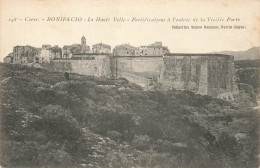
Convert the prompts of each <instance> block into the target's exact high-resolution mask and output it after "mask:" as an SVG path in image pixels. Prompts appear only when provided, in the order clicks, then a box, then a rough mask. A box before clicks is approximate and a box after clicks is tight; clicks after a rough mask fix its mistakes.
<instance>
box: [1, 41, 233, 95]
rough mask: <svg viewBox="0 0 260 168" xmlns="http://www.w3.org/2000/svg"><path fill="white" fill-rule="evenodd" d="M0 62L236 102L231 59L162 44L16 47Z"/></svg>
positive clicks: (220, 55)
mask: <svg viewBox="0 0 260 168" xmlns="http://www.w3.org/2000/svg"><path fill="white" fill-rule="evenodd" d="M4 63H12V64H23V65H30V66H33V67H38V68H45V69H50V70H53V71H58V72H70V73H77V74H83V75H90V76H97V77H106V78H112V79H118V78H125V79H127V80H128V81H130V82H132V83H135V84H137V85H140V86H141V87H143V88H144V89H145V90H150V89H154V88H157V89H178V90H190V91H192V92H195V93H199V94H202V95H210V96H213V97H218V98H222V99H226V100H234V99H235V97H236V94H237V92H238V88H237V83H236V79H235V78H236V77H235V68H234V57H233V56H230V55H224V54H195V53H170V51H169V49H168V47H167V46H163V44H162V42H155V43H153V44H150V45H147V46H140V47H134V46H131V45H130V44H121V45H117V46H115V47H114V48H113V51H111V46H109V45H107V44H103V43H98V44H95V45H93V46H92V48H90V46H88V45H87V43H86V37H84V36H83V37H82V38H81V43H80V44H72V45H65V46H63V47H62V48H61V47H59V46H57V45H54V46H51V45H49V44H44V45H42V48H36V47H32V46H15V47H14V48H13V52H12V53H10V54H9V55H8V56H7V57H5V58H4Z"/></svg>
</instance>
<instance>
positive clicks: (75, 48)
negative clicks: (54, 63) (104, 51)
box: [61, 36, 91, 59]
mask: <svg viewBox="0 0 260 168" xmlns="http://www.w3.org/2000/svg"><path fill="white" fill-rule="evenodd" d="M90 52H91V51H90V47H89V46H87V45H86V37H85V36H83V37H82V38H81V44H72V45H65V46H64V47H63V48H62V57H61V58H62V59H71V58H72V56H73V54H78V53H90Z"/></svg>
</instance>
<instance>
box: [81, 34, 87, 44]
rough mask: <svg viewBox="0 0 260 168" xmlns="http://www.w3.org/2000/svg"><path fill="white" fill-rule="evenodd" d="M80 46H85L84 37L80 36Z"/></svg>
mask: <svg viewBox="0 0 260 168" xmlns="http://www.w3.org/2000/svg"><path fill="white" fill-rule="evenodd" d="M81 45H82V46H85V45H86V37H85V36H82V37H81Z"/></svg>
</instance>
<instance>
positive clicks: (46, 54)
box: [39, 48, 51, 63]
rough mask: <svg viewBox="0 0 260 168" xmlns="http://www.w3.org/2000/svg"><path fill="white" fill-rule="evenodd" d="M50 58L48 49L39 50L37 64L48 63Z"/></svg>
mask: <svg viewBox="0 0 260 168" xmlns="http://www.w3.org/2000/svg"><path fill="white" fill-rule="evenodd" d="M50 56H51V52H50V50H49V49H46V48H43V49H42V50H41V53H40V56H39V63H43V62H45V63H46V62H47V63H49V62H50Z"/></svg>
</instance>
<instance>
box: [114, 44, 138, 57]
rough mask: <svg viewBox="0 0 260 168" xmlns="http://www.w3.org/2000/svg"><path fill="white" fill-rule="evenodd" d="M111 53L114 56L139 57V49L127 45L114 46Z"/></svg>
mask: <svg viewBox="0 0 260 168" xmlns="http://www.w3.org/2000/svg"><path fill="white" fill-rule="evenodd" d="M113 53H114V55H116V56H137V55H139V49H138V48H137V47H134V46H131V45H129V44H121V45H117V46H115V48H114V50H113Z"/></svg>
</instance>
